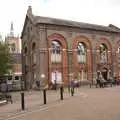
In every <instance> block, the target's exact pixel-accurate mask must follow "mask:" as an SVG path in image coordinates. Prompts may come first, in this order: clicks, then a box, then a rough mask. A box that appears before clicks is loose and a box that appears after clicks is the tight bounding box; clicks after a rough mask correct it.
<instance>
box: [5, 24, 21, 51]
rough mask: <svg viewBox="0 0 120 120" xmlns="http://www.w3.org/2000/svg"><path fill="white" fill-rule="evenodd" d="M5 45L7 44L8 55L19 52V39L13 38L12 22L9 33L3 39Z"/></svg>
mask: <svg viewBox="0 0 120 120" xmlns="http://www.w3.org/2000/svg"><path fill="white" fill-rule="evenodd" d="M5 43H6V44H8V46H9V50H10V53H19V52H20V38H19V37H15V36H14V27H13V22H11V26H10V33H9V34H8V35H7V37H6V38H5Z"/></svg>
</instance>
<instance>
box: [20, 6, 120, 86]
mask: <svg viewBox="0 0 120 120" xmlns="http://www.w3.org/2000/svg"><path fill="white" fill-rule="evenodd" d="M21 39H22V71H23V75H24V80H25V85H26V87H28V88H31V87H32V85H33V84H34V83H35V82H36V81H40V82H41V83H42V82H44V83H45V84H50V83H54V82H55V81H56V82H58V83H61V82H64V83H65V84H67V83H69V81H70V80H78V81H81V82H83V83H85V82H88V81H94V80H95V79H96V78H97V77H98V76H99V75H102V76H103V77H104V79H108V78H109V77H110V76H119V75H120V29H119V28H117V27H116V26H114V25H112V24H110V25H109V26H101V25H93V24H88V23H81V22H74V21H68V20H61V19H55V18H47V17H41V16H35V15H33V13H32V8H31V7H29V8H28V11H27V14H26V18H25V23H24V27H23V31H22V35H21Z"/></svg>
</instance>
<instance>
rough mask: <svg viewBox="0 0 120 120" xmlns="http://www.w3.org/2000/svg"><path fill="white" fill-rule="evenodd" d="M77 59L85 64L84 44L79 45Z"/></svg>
mask: <svg viewBox="0 0 120 120" xmlns="http://www.w3.org/2000/svg"><path fill="white" fill-rule="evenodd" d="M77 57H78V62H79V63H85V62H86V48H85V45H84V44H83V43H81V42H80V43H78V46H77Z"/></svg>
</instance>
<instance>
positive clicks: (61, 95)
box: [60, 86, 63, 100]
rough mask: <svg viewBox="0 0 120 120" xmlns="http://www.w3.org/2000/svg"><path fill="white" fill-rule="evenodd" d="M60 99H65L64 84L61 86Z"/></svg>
mask: <svg viewBox="0 0 120 120" xmlns="http://www.w3.org/2000/svg"><path fill="white" fill-rule="evenodd" d="M60 99H61V100H63V86H61V87H60Z"/></svg>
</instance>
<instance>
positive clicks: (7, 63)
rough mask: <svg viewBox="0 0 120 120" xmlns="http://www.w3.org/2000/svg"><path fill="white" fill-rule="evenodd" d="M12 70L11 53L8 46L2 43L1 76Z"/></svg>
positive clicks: (0, 57) (0, 55) (0, 48)
mask: <svg viewBox="0 0 120 120" xmlns="http://www.w3.org/2000/svg"><path fill="white" fill-rule="evenodd" d="M11 68H12V56H11V54H10V53H9V48H8V45H6V44H4V43H0V76H3V75H4V74H6V73H8V72H9V70H10V69H11Z"/></svg>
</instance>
